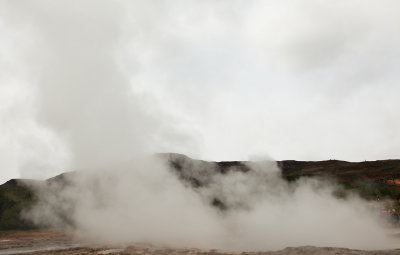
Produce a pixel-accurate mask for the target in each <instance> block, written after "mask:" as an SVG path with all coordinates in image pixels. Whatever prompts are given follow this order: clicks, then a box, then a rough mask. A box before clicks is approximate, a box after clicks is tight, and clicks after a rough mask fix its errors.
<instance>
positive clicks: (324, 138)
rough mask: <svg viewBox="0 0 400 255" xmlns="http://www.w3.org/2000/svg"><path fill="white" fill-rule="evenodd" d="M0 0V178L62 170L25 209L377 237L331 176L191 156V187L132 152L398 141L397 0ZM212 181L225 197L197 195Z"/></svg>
mask: <svg viewBox="0 0 400 255" xmlns="http://www.w3.org/2000/svg"><path fill="white" fill-rule="evenodd" d="M0 7H1V8H0V31H1V34H0V36H1V43H0V46H1V48H0V56H1V58H0V67H1V69H2V70H3V71H2V72H1V73H0V82H1V83H0V84H1V85H0V120H1V124H2V125H1V126H0V131H1V132H2V134H4V135H2V136H1V137H0V150H1V157H2V158H1V160H0V167H1V169H2V171H1V172H0V179H1V180H2V181H6V180H7V179H9V178H13V177H25V178H45V177H50V176H53V175H54V174H56V173H61V172H63V171H65V170H78V173H79V174H77V175H76V176H78V177H74V175H72V176H71V177H70V178H71V180H70V182H71V185H70V186H69V187H66V188H65V189H61V187H59V186H58V185H57V184H56V183H55V184H53V185H52V186H51V187H48V188H47V189H44V190H42V189H41V190H39V192H40V198H41V203H40V204H39V205H38V207H37V208H35V209H34V210H33V211H31V212H30V213H27V215H26V216H27V217H29V218H31V219H33V220H34V221H35V222H37V223H41V224H44V225H47V226H65V225H66V224H67V225H68V220H71V221H73V222H74V224H75V225H76V228H77V229H78V230H79V231H81V232H82V236H84V237H85V238H90V239H93V241H98V242H100V243H101V242H105V243H109V242H110V243H126V242H132V241H133V242H141V241H144V242H147V241H148V242H153V243H160V244H164V245H177V246H196V247H216V248H224V249H247V250H249V249H250V250H254V249H278V248H283V247H286V246H290V245H306V244H307V245H321V246H325V245H327V246H344V247H352V248H363V249H378V248H391V247H393V246H392V245H393V242H392V241H393V240H391V239H390V238H389V237H387V235H386V234H385V233H384V232H385V231H384V230H383V229H382V228H381V227H379V225H378V223H377V222H376V220H375V218H374V216H373V215H372V214H371V212H370V211H369V210H368V208H369V205H368V204H367V203H366V202H364V201H362V200H361V199H359V198H357V197H356V196H350V197H349V198H348V199H346V200H344V199H337V198H335V197H334V196H333V195H332V192H333V190H334V186H335V184H330V183H325V182H321V181H319V180H313V179H302V180H299V181H298V182H297V183H296V184H295V185H294V186H288V184H287V183H286V182H285V181H283V180H282V179H281V178H280V177H279V173H278V169H277V167H276V166H275V165H273V164H272V163H267V164H266V165H263V164H262V163H259V164H258V165H257V164H256V165H251V166H250V168H251V171H250V172H249V173H248V174H243V173H234V172H233V173H229V174H227V175H226V176H220V175H218V174H212V173H210V170H207V169H203V168H202V167H201V166H199V169H193V173H192V174H200V175H204V178H209V179H210V180H209V181H210V185H209V186H207V187H205V188H201V189H196V190H194V189H192V188H190V187H188V186H187V185H185V184H184V183H182V182H181V181H180V180H179V179H178V178H177V177H176V176H175V175H174V174H173V173H171V171H170V170H169V169H168V167H167V166H166V165H165V162H159V161H157V160H154V159H149V156H148V155H150V154H152V153H155V152H180V153H184V154H188V155H194V156H198V157H199V158H213V159H226V158H231V159H232V158H233V159H236V160H241V159H246V158H247V157H248V156H252V155H260V154H261V155H264V154H266V153H269V154H270V155H272V157H273V158H283V157H285V158H293V159H301V158H303V159H304V158H307V159H309V158H325V159H326V158H330V157H337V158H341V159H348V158H349V159H352V160H363V159H365V157H371V158H373V159H378V158H391V157H392V158H395V157H398V151H400V147H399V146H400V142H399V141H400V140H399V139H400V136H399V135H398V130H400V129H399V128H400V121H399V118H398V113H397V109H399V107H400V106H399V100H398V98H397V95H398V94H399V92H400V91H399V86H397V81H398V78H399V77H398V75H399V74H398V72H397V70H398V67H399V58H398V56H399V50H398V47H397V46H398V45H399V40H400V36H399V34H398V31H400V29H399V27H398V26H399V24H400V22H399V16H398V13H399V8H400V5H399V3H398V2H397V1H379V2H378V1H376V2H373V3H370V4H368V5H365V4H363V3H361V2H359V1H346V2H335V3H330V4H327V3H326V2H320V1H304V2H303V3H302V4H299V3H297V4H296V3H290V2H289V1H279V2H278V1H271V2H263V1H217V2H216V1H145V2H143V1H130V2H128V1H116V2H108V1H68V2H54V1H35V2H28V1H5V0H3V1H1V2H0ZM264 163H265V162H264ZM3 169H6V170H4V171H3ZM215 194H219V195H221V196H222V197H223V198H224V201H225V202H226V203H227V204H228V205H230V207H231V209H230V210H227V211H226V212H221V211H219V210H217V209H215V208H213V207H211V206H210V205H209V203H208V202H207V201H208V199H209V198H210V197H212V196H214V195H215ZM55 209H57V210H61V212H65V214H66V215H68V217H69V218H68V219H67V220H66V219H63V218H59V214H58V212H59V211H57V213H56V212H55V211H54V210H55Z"/></svg>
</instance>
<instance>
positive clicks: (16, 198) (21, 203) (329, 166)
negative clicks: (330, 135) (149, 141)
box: [0, 153, 400, 230]
mask: <svg viewBox="0 0 400 255" xmlns="http://www.w3.org/2000/svg"><path fill="white" fill-rule="evenodd" d="M158 156H159V157H161V158H164V159H165V160H166V161H167V162H168V164H169V166H170V168H171V170H172V171H173V172H175V173H176V174H177V176H178V178H180V179H181V180H182V181H184V182H186V183H188V184H189V185H191V186H192V187H194V188H196V187H200V186H203V185H206V184H207V181H208V177H209V175H212V174H215V173H220V174H227V173H229V172H230V171H241V172H244V173H246V172H248V171H251V169H250V167H249V165H250V164H251V162H241V161H225V162H209V161H202V160H195V159H191V158H189V157H187V156H185V155H181V154H173V153H166V154H159V155H158ZM277 165H278V167H279V168H280V170H281V174H282V177H283V178H284V179H285V180H287V181H288V182H293V181H296V180H297V179H299V178H300V177H321V176H325V177H329V178H333V179H336V180H337V181H338V182H339V183H341V184H343V185H344V187H345V188H346V189H350V190H354V191H357V192H358V193H359V194H360V195H361V196H363V197H364V198H366V199H376V198H378V197H379V198H381V199H382V198H390V199H392V200H395V201H399V199H400V182H399V181H398V180H399V178H400V160H378V161H365V162H357V163H355V162H346V161H338V160H327V161H295V160H284V161H278V162H277ZM193 169H196V171H197V172H199V173H201V174H197V175H196V174H193V171H194V170H193ZM73 174H77V173H74V172H70V173H66V174H61V175H58V176H56V177H53V178H50V179H48V180H46V181H35V180H15V179H13V180H10V181H8V182H6V183H4V184H2V185H0V230H16V229H30V228H34V227H35V226H33V225H32V224H31V223H29V222H27V221H25V220H23V219H22V218H21V217H20V215H21V212H22V211H23V210H24V209H27V208H29V207H30V206H31V205H33V204H34V203H35V202H36V201H37V198H36V197H35V194H34V192H33V191H32V190H31V188H29V185H30V184H32V183H34V184H35V185H46V183H51V182H58V183H61V184H63V185H68V182H67V179H68V178H65V177H66V176H67V175H73ZM27 184H28V185H27ZM397 203H398V202H397ZM211 204H212V205H214V206H216V207H218V208H220V209H223V208H224V204H222V203H221V202H220V201H218V200H215V201H211ZM398 206H399V204H398Z"/></svg>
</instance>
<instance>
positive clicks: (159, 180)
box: [26, 158, 397, 250]
mask: <svg viewBox="0 0 400 255" xmlns="http://www.w3.org/2000/svg"><path fill="white" fill-rule="evenodd" d="M188 161H190V160H188ZM189 163H190V162H189ZM204 166H207V167H206V168H205V167H204ZM183 170H184V171H187V172H188V173H191V174H192V176H193V177H196V178H201V176H202V177H204V178H203V180H202V181H203V182H204V183H205V185H201V186H199V187H196V188H193V187H191V186H190V185H188V183H186V182H184V181H182V180H179V179H178V177H177V176H176V175H174V174H173V173H172V172H171V170H170V169H168V168H167V167H166V165H165V162H164V161H158V160H154V158H152V159H147V160H146V159H141V160H139V159H138V160H137V161H136V162H135V163H132V164H131V165H125V166H120V168H117V169H115V168H114V169H113V171H106V170H105V171H98V172H77V173H74V174H70V175H69V176H67V177H66V179H65V180H63V181H58V182H57V181H55V180H53V182H51V184H50V185H49V186H47V187H40V188H38V191H39V194H40V198H41V200H40V202H39V204H38V205H37V206H36V207H35V208H33V210H32V211H30V212H28V213H27V214H26V216H27V217H29V218H30V219H32V220H33V221H34V222H35V223H36V224H42V225H44V226H52V227H65V226H66V225H68V224H70V225H69V226H70V227H72V226H73V227H74V228H76V230H77V231H78V233H79V236H80V237H81V238H84V239H85V240H89V241H93V242H97V243H102V244H130V243H134V242H148V243H152V244H159V245H168V246H174V247H182V246H183V247H200V248H220V249H226V250H271V249H281V248H285V247H287V246H300V245H316V246H337V247H349V248H359V249H387V248H394V247H397V241H396V240H395V239H393V238H390V237H389V236H388V235H387V233H386V231H385V230H384V229H383V228H382V227H381V225H379V224H378V219H377V218H378V215H377V211H374V210H373V208H371V205H370V204H368V203H367V202H365V201H363V200H361V199H360V198H358V197H357V196H350V197H349V198H347V199H338V198H336V197H335V196H334V195H333V193H334V191H335V186H334V185H333V184H331V183H329V182H325V181H320V180H316V179H300V180H299V181H298V182H296V183H294V184H288V183H287V182H286V181H284V180H283V179H281V177H280V175H279V173H278V169H277V167H276V166H275V165H274V164H273V163H265V162H264V163H261V162H258V163H252V164H251V168H250V170H249V171H248V172H246V173H242V172H240V171H236V170H235V169H230V171H228V172H227V173H225V174H221V173H218V172H217V171H216V168H213V167H212V166H210V164H204V163H201V162H200V163H198V164H195V165H192V168H191V169H183ZM200 180H201V179H200ZM65 183H68V185H65ZM214 198H218V199H219V200H220V201H221V202H223V203H224V205H225V206H226V209H223V210H221V208H220V207H218V205H217V206H216V205H212V203H211V202H212V201H213V199H214Z"/></svg>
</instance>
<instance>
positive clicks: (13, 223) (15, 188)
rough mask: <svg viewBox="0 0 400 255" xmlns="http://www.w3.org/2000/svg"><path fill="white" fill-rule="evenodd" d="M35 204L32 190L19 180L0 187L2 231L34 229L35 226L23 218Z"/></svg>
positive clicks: (0, 228) (0, 226)
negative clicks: (22, 213) (25, 211)
mask: <svg viewBox="0 0 400 255" xmlns="http://www.w3.org/2000/svg"><path fill="white" fill-rule="evenodd" d="M34 202H35V198H34V194H33V192H32V190H31V189H30V188H28V187H27V186H26V185H24V184H22V182H21V181H18V180H10V181H8V182H6V183H5V184H3V185H1V186H0V230H19V229H32V228H34V226H33V225H32V224H31V223H30V222H28V221H26V220H24V219H23V218H22V217H20V216H21V212H22V211H23V210H26V209H28V208H29V207H30V206H32V205H33V203H34Z"/></svg>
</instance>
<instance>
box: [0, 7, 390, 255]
mask: <svg viewBox="0 0 400 255" xmlns="http://www.w3.org/2000/svg"><path fill="white" fill-rule="evenodd" d="M146 3H147V1H146ZM180 3H181V4H182V5H184V6H186V5H187V4H185V3H184V2H180ZM201 3H204V4H201ZM201 3H200V2H198V3H197V5H196V8H197V7H199V8H205V7H204V5H205V4H207V3H208V2H207V1H204V2H201ZM242 4H243V3H242V2H240V1H235V4H234V5H232V6H235V8H240V6H242ZM3 5H4V7H5V8H3V9H6V10H7V12H2V15H3V16H4V17H5V19H4V20H6V21H7V22H8V23H9V24H12V25H13V26H15V27H17V28H18V29H19V31H24V33H27V34H29V35H30V37H29V38H30V39H31V40H30V42H29V46H28V47H27V48H28V49H26V52H23V53H24V54H22V55H23V56H18V57H20V58H21V59H22V61H21V62H23V63H24V64H21V66H23V67H24V68H25V69H24V70H23V71H22V73H24V75H25V76H26V77H25V76H24V77H23V78H26V81H25V82H27V83H29V85H30V86H27V87H29V89H30V90H32V93H33V95H34V97H33V99H30V101H29V102H28V103H29V104H30V106H32V107H33V109H34V110H32V112H29V114H28V115H30V114H32V115H33V116H35V117H34V119H33V120H32V123H33V124H32V125H33V126H34V127H35V128H38V127H39V128H40V129H41V130H45V131H43V134H42V137H44V138H45V139H39V140H40V143H42V141H43V140H44V141H47V142H45V143H44V144H45V145H46V146H45V147H46V148H47V149H46V150H44V151H39V152H34V154H33V156H30V157H25V159H26V158H27V159H32V160H26V162H25V163H26V164H27V165H29V164H30V163H32V162H34V164H36V162H41V161H46V162H47V164H45V168H46V169H47V168H54V167H56V166H57V165H58V164H61V165H62V166H63V167H64V168H69V169H79V170H81V171H79V172H77V173H76V174H75V175H73V174H72V175H70V176H69V177H68V182H69V183H70V185H68V186H64V185H62V184H60V183H57V182H55V183H53V184H52V185H50V186H49V187H47V188H45V189H39V194H40V198H41V202H40V203H39V205H38V206H37V207H36V208H35V209H34V210H33V211H32V212H30V213H29V217H31V218H32V219H33V220H34V221H35V222H36V223H40V224H44V225H48V226H64V225H65V224H66V223H68V222H73V223H74V224H75V225H76V227H77V229H78V230H79V231H80V232H81V233H82V235H83V236H85V237H87V238H91V239H92V240H94V241H98V242H105V243H126V242H132V241H136V242H140V241H145V242H152V243H160V244H166V245H177V246H196V247H208V248H210V247H215V248H225V249H250V250H259V249H278V248H283V247H285V246H294V245H323V246H325V245H327V246H345V247H355V248H365V249H374V248H389V247H391V246H392V240H390V239H389V238H387V236H386V235H385V233H384V230H383V229H381V228H380V227H379V225H378V224H377V223H376V221H375V220H374V217H373V216H372V215H371V213H370V212H369V210H368V205H367V204H366V203H365V202H363V201H362V200H360V199H359V198H357V197H351V198H348V199H347V200H338V199H336V198H334V196H333V195H332V192H333V190H334V187H333V186H332V185H331V184H328V183H325V182H321V181H317V180H311V179H305V180H300V181H299V182H297V183H296V185H295V187H291V186H288V184H287V183H286V182H285V181H283V180H282V179H281V178H280V176H279V174H278V169H277V167H276V166H275V165H273V164H270V163H268V164H267V165H263V164H261V163H260V164H258V165H251V166H250V168H251V172H249V173H248V174H244V173H240V172H230V173H229V174H227V175H224V176H222V175H219V174H212V173H211V172H210V171H212V169H203V168H202V166H201V165H199V166H198V167H196V168H194V169H192V170H193V172H192V174H196V175H201V176H202V178H206V179H207V180H208V182H209V183H210V185H208V186H207V187H204V188H198V189H192V188H190V187H188V186H187V185H185V184H184V183H182V182H181V181H180V180H179V179H178V178H177V177H176V176H175V175H174V174H173V173H171V172H170V171H169V169H168V168H167V167H166V165H165V162H162V161H157V160H154V159H149V158H147V157H146V156H145V155H147V154H149V153H151V152H154V151H166V150H171V151H174V150H175V151H187V150H189V151H196V149H193V147H194V146H193V144H195V142H194V141H193V139H192V138H189V135H188V134H185V133H182V132H181V131H182V130H181V129H180V127H179V125H172V124H170V123H174V118H175V117H174V116H171V115H169V114H167V113H165V112H163V111H162V110H160V107H159V106H158V105H157V100H155V99H154V98H152V97H150V96H148V95H147V94H146V92H145V91H141V90H140V86H139V85H138V86H136V84H133V85H132V84H131V82H132V79H131V77H130V75H131V74H128V73H129V72H127V70H126V68H127V67H126V66H127V65H132V66H133V69H134V70H135V72H138V73H137V74H136V75H135V77H134V78H133V81H134V82H137V83H140V81H141V79H140V78H141V75H143V72H141V71H142V70H141V68H143V69H145V70H147V69H146V68H145V67H146V65H149V66H151V62H152V61H157V60H158V59H152V58H151V56H152V53H153V52H152V50H151V47H149V48H146V47H143V46H144V45H143V43H142V44H141V43H140V42H143V41H145V42H147V43H149V44H150V45H151V46H160V47H161V48H163V47H164V48H163V50H165V51H168V50H170V51H174V50H175V51H177V50H179V49H176V48H173V47H172V48H168V47H167V46H168V43H166V44H165V45H157V43H158V41H157V40H154V41H153V40H152V36H154V34H157V33H158V32H159V33H161V34H162V31H152V30H149V31H148V32H149V33H147V34H146V35H143V34H141V33H143V31H142V30H140V29H138V31H135V32H136V33H135V34H134V37H135V39H136V38H138V40H137V41H139V43H136V44H135V40H134V42H133V44H134V45H133V46H134V47H133V49H135V50H137V52H133V53H132V52H121V51H119V50H120V49H124V48H125V47H126V45H125V44H126V43H129V42H130V41H129V40H128V41H126V40H125V39H126V38H125V36H127V33H126V31H124V29H125V28H126V27H124V26H123V25H124V24H125V25H126V24H128V23H129V24H137V23H140V24H139V25H138V26H137V27H142V26H146V24H151V22H152V20H153V17H151V16H150V15H149V14H152V13H153V12H151V11H149V9H155V10H157V9H158V8H163V7H165V6H166V5H168V3H167V2H162V3H160V2H157V1H149V3H148V4H146V5H144V4H143V2H134V4H132V5H131V6H128V7H127V9H128V10H130V11H134V14H135V15H136V16H134V17H132V16H129V17H127V16H126V15H125V14H126V13H125V11H126V10H125V9H124V8H123V6H119V5H116V4H114V2H106V1H93V2H92V1H79V2H78V1H72V2H68V4H65V5H64V4H60V3H59V2H54V1H35V2H24V3H23V4H22V2H15V1H9V2H8V1H5V2H4V3H3ZM186 7H187V6H186ZM216 7H217V8H216V9H214V10H213V11H212V12H211V13H214V12H215V13H218V12H219V11H221V8H222V9H223V6H221V5H220V4H216ZM192 8H195V7H192ZM175 11H176V10H175ZM178 12H179V10H178ZM161 13H162V12H160V15H162V14H161ZM224 13H225V15H227V17H225V16H224V17H225V18H226V19H227V20H228V19H230V18H231V15H233V16H234V15H235V13H236V12H234V10H230V12H224ZM147 15H149V16H147ZM212 17H213V15H210V19H212ZM194 18H195V17H194ZM121 24H122V25H121ZM218 24H219V25H220V26H223V25H224V24H223V22H221V23H218ZM137 27H134V28H137ZM181 29H183V28H181ZM153 33H154V34H153ZM14 36H15V37H16V38H18V36H19V35H18V34H17V35H14ZM141 36H145V37H146V38H145V40H143V41H140V39H141ZM23 38H27V37H23ZM198 39H199V40H200V39H203V38H198ZM206 43H210V42H206ZM10 47H11V46H10ZM124 54H127V55H129V54H132V55H133V56H135V57H136V58H137V61H138V62H140V61H142V62H141V65H139V64H138V63H136V62H129V63H127V62H126V61H127V60H126V58H127V56H126V55H124ZM220 54H223V53H220ZM298 54H301V53H298ZM146 56H150V57H149V58H146ZM128 57H129V56H128ZM315 57H316V58H318V56H315ZM145 60H149V61H150V63H146V61H145ZM176 61H177V62H179V59H176ZM136 65H137V66H136ZM283 65H284V64H283ZM16 66H18V64H16ZM27 66H28V67H27ZM296 68H297V67H295V69H296ZM206 74H207V73H206ZM153 75H155V76H157V75H159V74H158V73H154V74H153ZM207 75H210V76H213V75H215V74H213V73H209V74H207ZM171 82H173V81H171ZM214 82H215V83H218V76H217V75H216V77H215V80H214ZM137 87H139V89H138V88H137ZM188 90H190V89H188ZM189 93H190V91H189ZM194 140H196V139H194ZM31 143H32V144H35V146H32V147H33V148H36V147H40V148H42V146H37V141H33V142H31ZM35 153H36V154H35ZM48 153H49V154H48ZM55 155H57V156H58V157H59V160H56V161H55V162H52V161H51V160H47V158H52V156H55ZM60 155H62V156H60ZM25 167H26V165H25ZM41 167H43V165H42V164H38V165H37V168H38V169H40V168H41ZM83 170H85V171H83ZM201 176H200V177H201ZM215 195H218V196H220V197H222V198H223V199H224V202H225V203H226V204H227V205H228V206H230V207H231V208H232V209H231V210H227V211H226V212H221V211H218V210H216V209H215V208H213V207H212V206H210V205H209V203H208V201H209V200H210V198H212V197H213V196H215ZM60 212H61V214H60ZM60 215H62V217H61V216H60Z"/></svg>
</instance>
